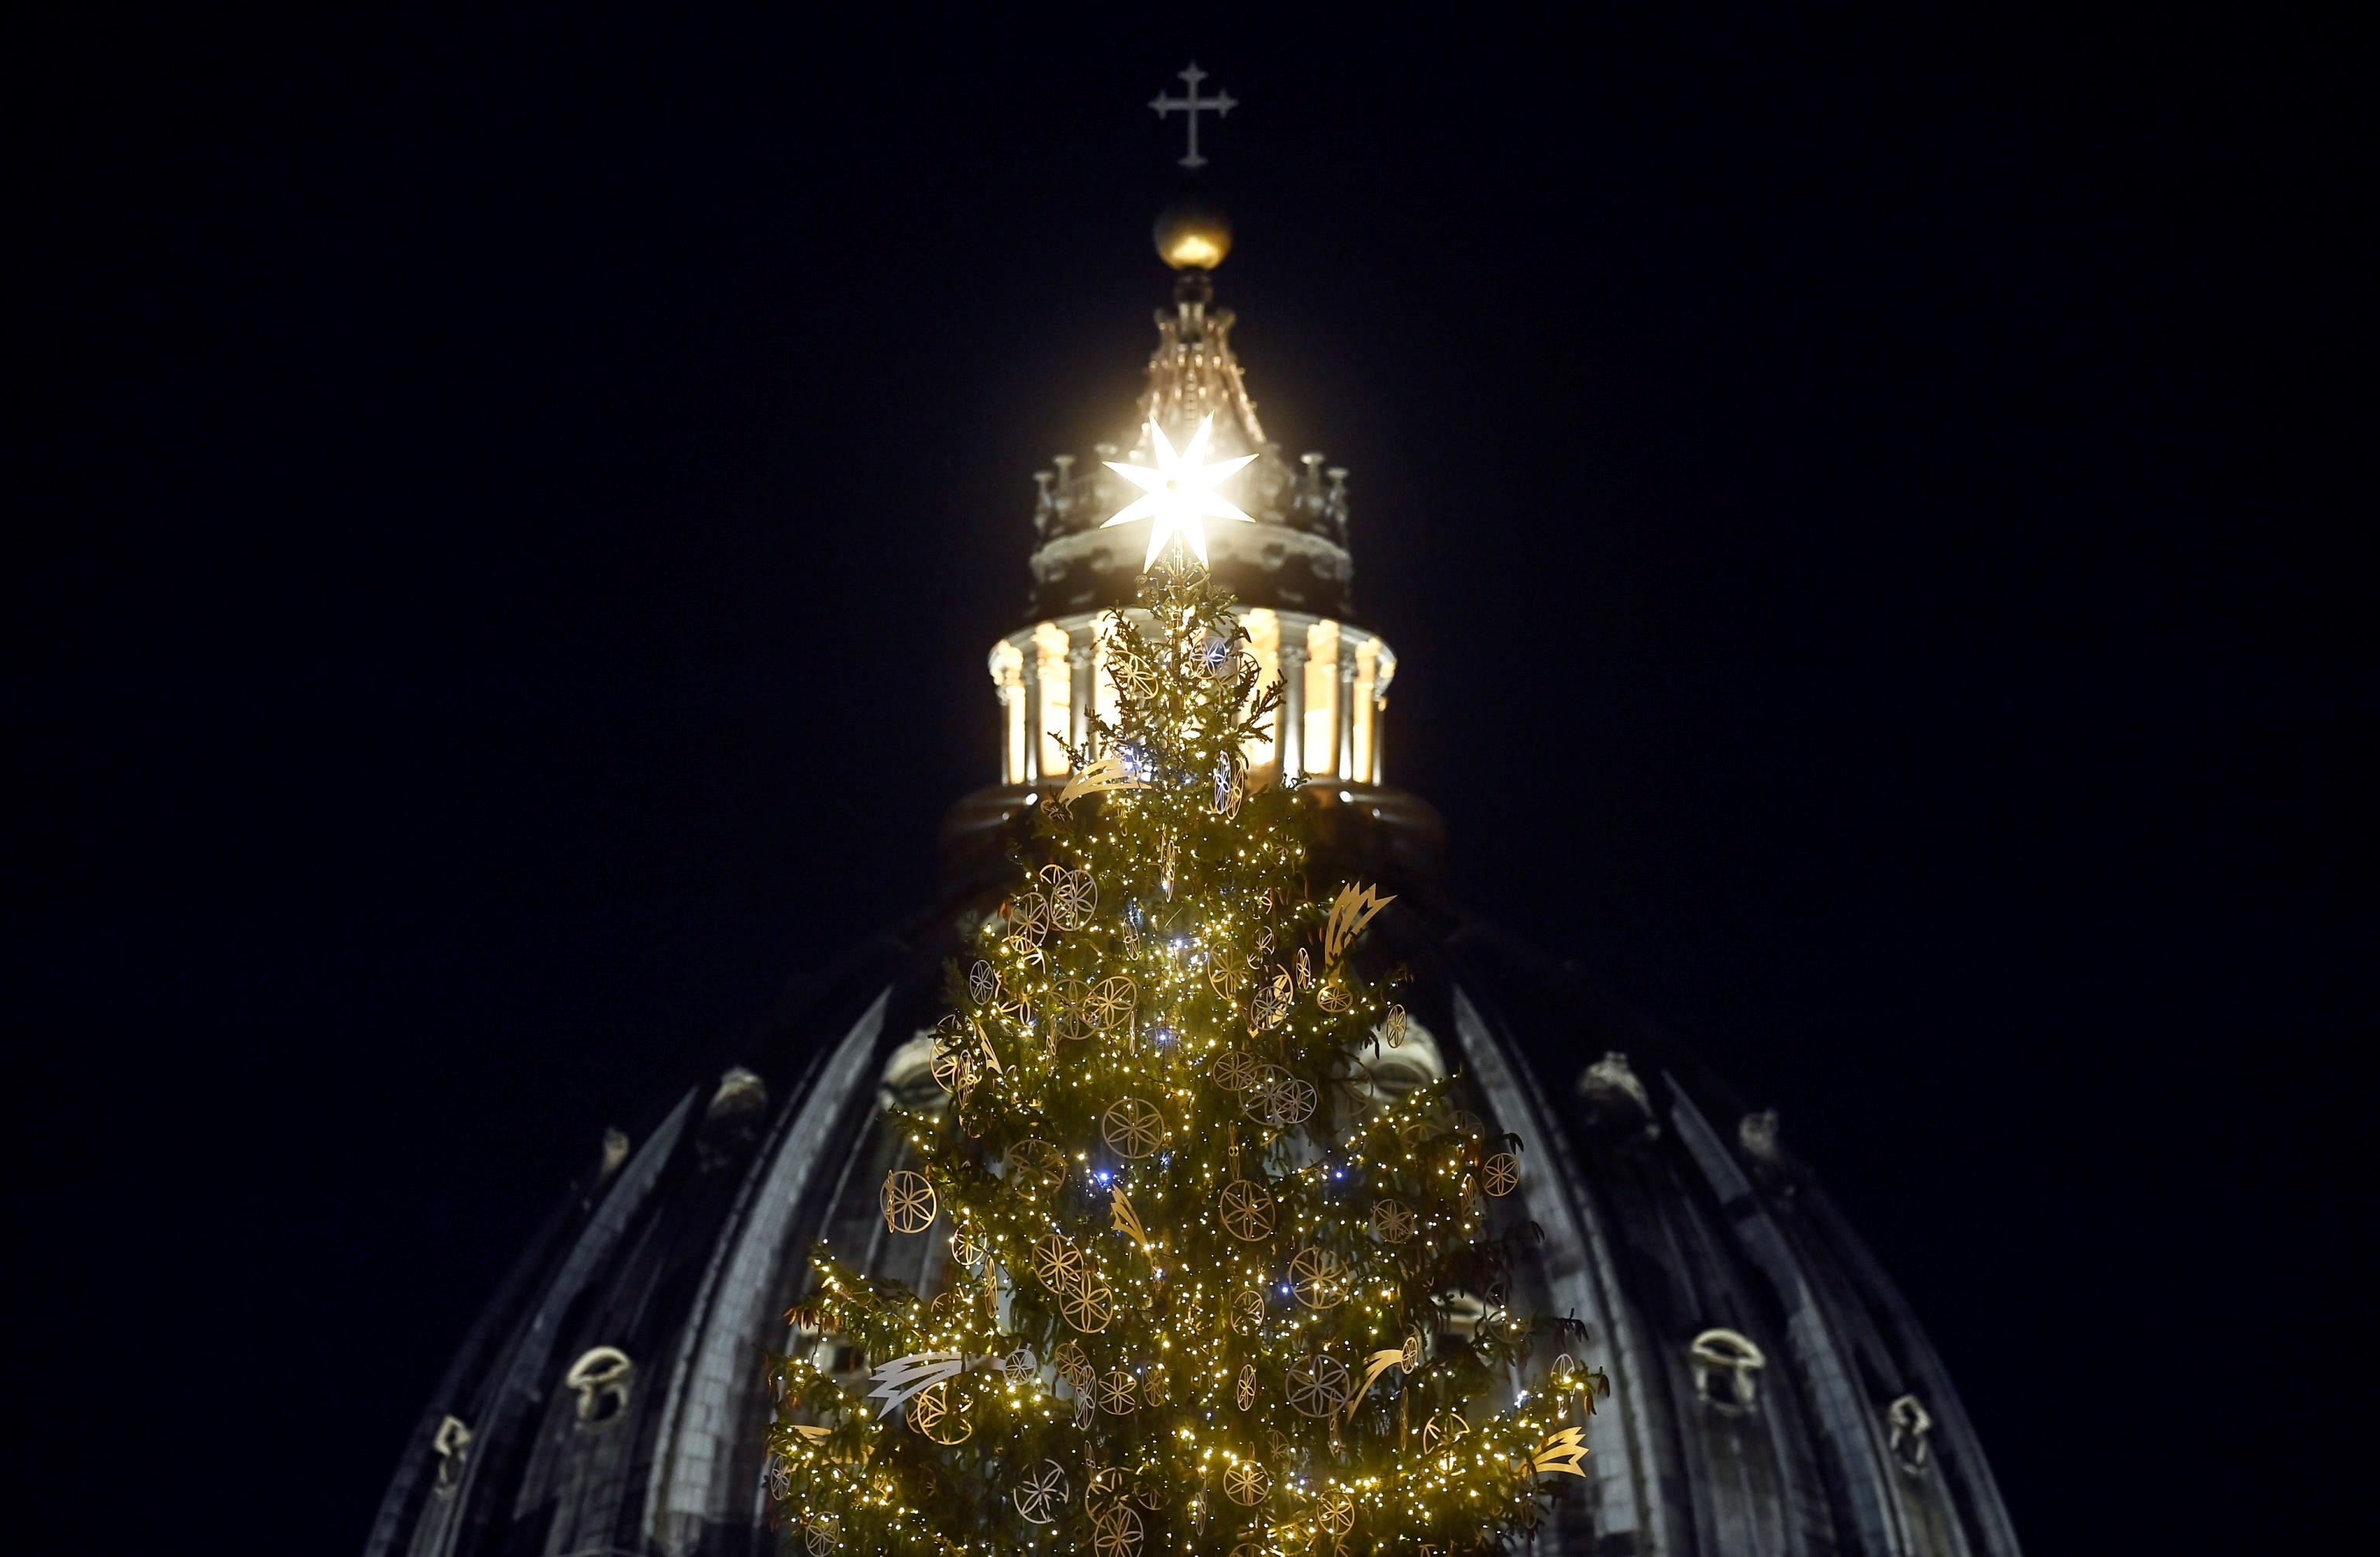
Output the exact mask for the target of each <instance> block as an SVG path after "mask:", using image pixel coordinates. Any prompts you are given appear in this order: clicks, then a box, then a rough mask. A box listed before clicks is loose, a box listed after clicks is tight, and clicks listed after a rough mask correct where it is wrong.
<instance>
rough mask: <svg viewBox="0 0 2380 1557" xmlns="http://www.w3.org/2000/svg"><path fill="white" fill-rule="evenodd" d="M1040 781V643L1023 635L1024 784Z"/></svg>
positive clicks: (1032, 635)
mask: <svg viewBox="0 0 2380 1557" xmlns="http://www.w3.org/2000/svg"><path fill="white" fill-rule="evenodd" d="M1040 780H1041V642H1040V639H1038V638H1037V637H1036V636H1035V635H1034V634H1032V633H1030V632H1028V633H1026V635H1025V782H1026V783H1027V784H1038V783H1039V782H1040Z"/></svg>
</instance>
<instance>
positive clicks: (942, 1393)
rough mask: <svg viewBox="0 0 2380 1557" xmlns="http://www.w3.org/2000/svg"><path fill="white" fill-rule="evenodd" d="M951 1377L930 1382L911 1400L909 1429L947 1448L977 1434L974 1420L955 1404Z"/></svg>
mask: <svg viewBox="0 0 2380 1557" xmlns="http://www.w3.org/2000/svg"><path fill="white" fill-rule="evenodd" d="M950 1390H951V1385H950V1381H949V1380H947V1379H946V1380H944V1381H942V1382H941V1383H939V1384H932V1385H929V1386H928V1387H927V1388H925V1389H924V1390H921V1391H919V1392H918V1393H917V1395H916V1396H914V1397H913V1398H912V1399H911V1400H910V1402H909V1428H910V1430H911V1431H913V1432H915V1433H917V1434H918V1435H919V1436H920V1437H923V1438H925V1439H926V1440H928V1441H930V1442H934V1443H940V1444H942V1445H943V1446H945V1447H948V1446H949V1445H951V1444H953V1443H965V1441H967V1440H968V1439H970V1438H973V1437H974V1436H975V1423H973V1422H972V1421H969V1420H968V1419H967V1416H966V1413H965V1412H964V1411H962V1410H960V1409H959V1408H958V1407H957V1406H956V1405H953V1404H952V1401H951V1394H950Z"/></svg>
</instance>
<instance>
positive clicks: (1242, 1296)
mask: <svg viewBox="0 0 2380 1557" xmlns="http://www.w3.org/2000/svg"><path fill="white" fill-rule="evenodd" d="M1264 1321H1265V1298H1264V1294H1263V1293H1261V1292H1258V1291H1257V1289H1256V1288H1254V1287H1245V1286H1244V1287H1242V1288H1241V1289H1240V1290H1239V1291H1237V1292H1235V1293H1233V1294H1232V1328H1233V1329H1234V1330H1238V1331H1242V1332H1246V1331H1252V1330H1256V1329H1257V1328H1259V1327H1261V1326H1262V1325H1263V1323H1264Z"/></svg>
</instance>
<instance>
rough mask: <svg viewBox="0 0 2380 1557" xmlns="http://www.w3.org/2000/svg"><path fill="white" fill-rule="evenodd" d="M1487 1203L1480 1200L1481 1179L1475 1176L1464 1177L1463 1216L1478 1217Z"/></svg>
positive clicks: (1465, 1175) (1464, 1175) (1467, 1175)
mask: <svg viewBox="0 0 2380 1557" xmlns="http://www.w3.org/2000/svg"><path fill="white" fill-rule="evenodd" d="M1485 1203H1486V1202H1484V1201H1482V1200H1481V1199H1480V1198H1479V1179H1478V1175H1477V1174H1463V1215H1465V1216H1477V1215H1478V1214H1479V1210H1480V1208H1481V1207H1482V1206H1483V1205H1484V1204H1485Z"/></svg>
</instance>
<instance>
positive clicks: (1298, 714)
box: [989, 606, 1397, 785]
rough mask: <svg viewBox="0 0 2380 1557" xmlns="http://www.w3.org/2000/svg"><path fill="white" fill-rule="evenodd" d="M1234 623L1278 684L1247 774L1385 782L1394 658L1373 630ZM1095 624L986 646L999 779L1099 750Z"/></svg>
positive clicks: (1314, 622) (1301, 620) (1059, 627)
mask: <svg viewBox="0 0 2380 1557" xmlns="http://www.w3.org/2000/svg"><path fill="white" fill-rule="evenodd" d="M1241 620H1242V621H1243V622H1244V623H1245V625H1246V626H1247V629H1248V639H1249V642H1248V649H1249V651H1250V652H1251V653H1253V654H1254V655H1255V656H1256V658H1257V663H1258V664H1259V665H1260V666H1262V667H1263V671H1264V678H1265V680H1266V681H1268V682H1270V681H1273V680H1275V679H1278V680H1279V681H1280V682H1281V710H1280V712H1278V713H1276V714H1275V716H1274V721H1273V738H1272V740H1271V741H1270V742H1268V743H1263V744H1258V745H1254V746H1251V747H1250V748H1248V750H1247V752H1246V753H1245V756H1246V758H1247V763H1248V772H1249V773H1250V775H1251V776H1252V777H1254V778H1255V779H1257V781H1258V782H1260V783H1271V782H1273V781H1275V780H1277V779H1279V778H1280V776H1281V772H1283V770H1284V768H1286V769H1287V771H1289V772H1295V773H1298V774H1300V775H1301V776H1303V777H1305V778H1309V779H1318V778H1336V779H1345V780H1349V781H1351V782H1354V783H1357V784H1375V785H1376V784H1381V783H1384V782H1385V780H1384V779H1383V777H1382V772H1381V760H1380V734H1381V724H1382V720H1383V716H1384V715H1385V714H1386V712H1387V711H1388V706H1389V687H1390V683H1392V682H1393V681H1394V680H1395V679H1396V674H1397V656H1396V652H1395V651H1393V650H1391V649H1390V647H1389V646H1388V644H1387V643H1385V642H1383V641H1382V640H1381V639H1380V637H1379V635H1378V634H1377V633H1373V632H1370V631H1367V630H1366V629H1365V628H1362V627H1358V626H1354V625H1353V624H1352V623H1347V622H1340V621H1334V620H1332V619H1330V618H1329V617H1326V616H1313V615H1309V614H1306V613H1304V612H1299V611H1275V610H1273V609H1271V608H1269V607H1267V606H1257V607H1255V608H1253V609H1251V610H1248V611H1245V612H1243V613H1241ZM1104 621H1105V618H1104V617H1103V616H1094V615H1090V614H1076V615H1073V616H1064V617H1060V618H1058V619H1056V620H1054V621H1048V622H1037V623H1035V624H1034V625H1033V626H1029V627H1020V628H1018V629H1017V630H1016V631H1014V632H1013V633H1010V634H1009V635H1008V636H1007V637H1006V638H1003V639H1001V640H1000V641H999V642H998V643H996V644H994V645H993V646H992V650H991V655H990V667H989V668H990V672H991V683H992V687H993V690H994V692H995V694H996V695H997V696H998V697H999V699H1000V707H1001V732H1002V738H1001V748H1000V782H1001V783H1002V784H1004V785H1031V784H1040V783H1044V782H1055V781H1057V780H1059V779H1062V778H1064V777H1065V775H1066V773H1067V772H1069V768H1068V764H1067V760H1066V748H1067V747H1069V746H1072V747H1073V748H1075V749H1076V750H1078V751H1079V750H1088V751H1089V752H1091V753H1092V754H1093V755H1094V756H1096V755H1097V754H1098V751H1099V745H1098V740H1097V730H1096V726H1094V725H1093V724H1092V723H1091V716H1092V715H1093V714H1094V713H1098V714H1100V715H1103V716H1104V717H1106V718H1108V719H1109V720H1111V721H1112V719H1113V718H1114V713H1115V709H1114V700H1115V694H1114V690H1113V688H1112V687H1110V686H1109V685H1108V683H1107V678H1106V676H1105V675H1104V665H1105V660H1104V651H1103V645H1102V642H1101V633H1102V631H1103V628H1102V623H1103V622H1104ZM1037 736H1038V738H1036V737H1037Z"/></svg>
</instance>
